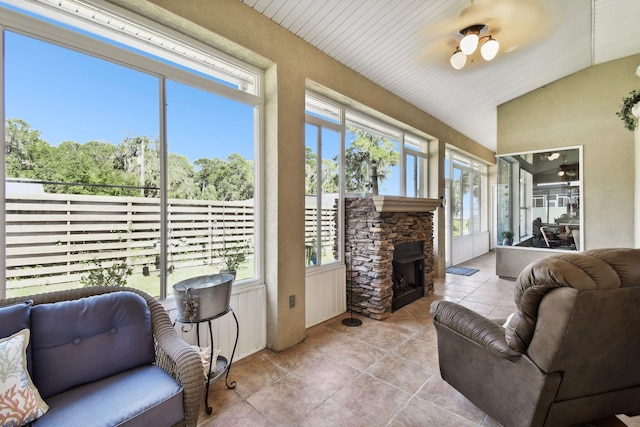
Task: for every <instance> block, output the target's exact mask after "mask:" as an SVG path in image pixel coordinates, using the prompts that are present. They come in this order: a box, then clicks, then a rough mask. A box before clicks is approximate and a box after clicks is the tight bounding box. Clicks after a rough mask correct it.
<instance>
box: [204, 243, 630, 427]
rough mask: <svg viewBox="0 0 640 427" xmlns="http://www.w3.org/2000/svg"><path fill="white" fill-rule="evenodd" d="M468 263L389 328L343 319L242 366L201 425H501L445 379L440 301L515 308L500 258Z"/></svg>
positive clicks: (492, 313)
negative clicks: (470, 271)
mask: <svg viewBox="0 0 640 427" xmlns="http://www.w3.org/2000/svg"><path fill="white" fill-rule="evenodd" d="M462 265H464V266H467V267H475V268H479V269H480V271H478V272H477V273H475V274H474V275H472V276H468V277H467V276H457V275H452V274H447V275H446V277H445V278H444V279H436V283H435V293H434V295H432V296H429V297H425V298H422V299H420V300H418V301H415V302H413V303H411V304H409V305H408V306H406V307H404V308H402V309H400V310H398V311H396V312H395V313H393V315H392V316H391V317H390V318H388V319H386V320H384V321H381V322H380V321H375V320H371V319H369V318H364V317H359V316H358V318H361V319H362V320H363V324H362V325H361V326H358V327H347V326H344V325H343V324H342V322H341V321H342V319H343V318H344V317H347V316H348V315H347V314H344V315H341V316H338V317H336V318H333V319H330V320H328V321H326V322H324V323H322V324H320V325H316V326H314V327H312V328H309V329H308V330H307V337H306V339H305V340H304V342H302V343H300V344H298V345H295V346H293V347H291V348H289V349H287V350H285V351H282V352H280V353H274V352H272V351H270V350H262V351H260V352H258V353H255V354H253V355H251V356H249V357H246V358H244V359H242V360H240V361H238V362H236V363H234V364H233V365H232V366H231V371H230V375H229V380H230V381H236V384H237V386H236V388H235V389H232V390H230V389H227V388H226V386H225V385H224V381H219V382H218V383H216V384H214V385H212V387H211V389H210V395H209V403H210V404H211V406H213V414H211V415H207V414H206V412H205V411H204V405H203V407H202V410H201V413H200V419H199V421H200V422H199V427H213V426H252V427H253V426H309V427H313V426H329V427H340V426H350V427H351V426H354V427H356V426H363V427H364V426H437V427H440V426H442V427H445V426H456V427H465V426H486V427H497V426H499V424H498V423H497V422H496V421H494V420H493V419H491V418H490V417H489V416H488V415H486V414H484V413H483V412H482V411H481V410H479V409H478V408H476V407H475V406H474V405H473V404H471V403H470V402H469V401H468V400H467V399H466V398H465V397H464V396H462V395H461V394H460V393H458V392H457V391H456V390H455V389H453V388H452V387H451V386H449V385H448V384H447V383H445V382H444V381H443V380H442V379H441V378H440V374H439V372H438V356H437V346H436V345H437V342H436V334H435V329H434V327H433V324H432V322H431V317H430V315H429V305H430V304H431V302H433V301H435V300H437V299H443V298H444V299H448V300H453V301H457V302H459V303H460V304H463V305H465V306H467V307H469V308H471V309H473V310H475V311H477V312H479V313H482V314H484V315H487V316H488V317H491V318H506V317H507V316H508V314H509V313H511V312H513V311H514V308H515V305H514V303H513V298H512V293H513V285H514V282H513V281H509V280H503V279H500V278H498V277H497V276H496V275H495V255H494V254H493V253H489V254H487V255H484V256H482V257H479V258H475V259H473V260H470V261H468V262H466V263H464V264H462ZM636 418H640V417H636ZM621 419H622V420H624V423H622V422H616V420H610V421H609V422H608V423H602V424H598V425H600V426H602V427H604V426H611V427H613V426H615V425H620V426H624V425H627V426H631V427H640V419H629V418H626V417H621ZM594 425H595V424H594Z"/></svg>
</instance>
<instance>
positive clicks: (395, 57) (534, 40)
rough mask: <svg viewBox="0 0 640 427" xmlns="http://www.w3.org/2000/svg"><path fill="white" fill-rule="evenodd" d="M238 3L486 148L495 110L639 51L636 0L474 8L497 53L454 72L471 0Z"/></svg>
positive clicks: (538, 1) (528, 1)
mask: <svg viewBox="0 0 640 427" xmlns="http://www.w3.org/2000/svg"><path fill="white" fill-rule="evenodd" d="M240 1H242V2H243V3H245V4H246V5H247V6H249V7H252V8H253V9H255V10H256V11H258V12H260V13H261V14H263V15H265V16H266V17H268V18H269V19H271V20H273V21H275V22H276V23H278V24H279V25H281V26H282V27H284V28H286V29H287V30H289V31H291V32H292V33H294V34H296V35H297V36H298V37H300V38H302V39H303V40H305V41H306V42H308V43H309V44H311V45H313V46H315V47H317V48H318V49H320V50H322V51H323V52H325V53H326V54H328V55H330V56H331V57H333V58H335V59H336V60H338V61H340V62H341V63H343V64H344V65H346V66H348V67H350V68H352V69H354V70H355V71H357V72H359V73H360V74H362V75H364V76H365V77H367V78H369V79H370V80H372V81H373V82H375V83H377V84H379V85H380V86H382V87H384V88H386V89H387V90H389V91H391V92H393V93H395V94H397V95H398V96H400V97H402V98H403V99H405V100H407V101H408V102H410V103H412V104H413V105H415V106H417V107H419V108H420V109H422V110H424V111H426V112H428V113H430V114H431V115H433V116H435V117H436V118H438V119H440V120H442V121H443V122H445V123H447V124H449V125H450V126H452V127H453V128H455V129H457V130H458V131H460V132H461V133H463V134H465V135H467V136H468V137H470V138H472V139H474V140H476V141H478V142H479V143H480V144H482V145H484V146H486V147H487V148H489V149H491V150H495V148H496V132H497V124H496V111H497V109H496V107H497V106H498V105H500V104H502V103H504V102H506V101H509V100H511V99H513V98H516V97H518V96H520V95H523V94H525V93H527V92H530V91H532V90H534V89H537V88H539V87H541V86H543V85H545V84H547V83H550V82H552V81H554V80H557V79H559V78H562V77H564V76H567V75H569V74H572V73H575V72H577V71H579V70H581V69H584V68H586V67H588V66H590V65H595V64H599V63H602V62H607V61H611V60H614V59H619V58H623V57H626V56H629V55H633V54H637V53H640V0H476V1H475V2H474V6H478V7H481V8H484V9H482V11H483V12H482V13H485V15H486V17H487V22H489V24H488V25H489V32H491V30H492V29H494V30H495V31H497V33H496V38H497V39H498V40H499V41H500V43H501V45H500V51H499V53H498V56H497V57H496V59H494V60H493V61H491V62H484V61H483V60H481V59H480V60H479V61H475V62H474V63H473V64H467V66H466V67H465V68H463V69H462V70H459V71H458V70H454V69H453V68H452V67H451V66H450V64H449V57H450V56H451V54H452V53H453V52H454V50H455V48H456V45H457V41H458V40H457V39H459V38H460V36H459V34H458V31H459V29H460V28H463V27H460V25H461V21H460V14H461V12H462V11H463V10H464V9H465V8H467V7H469V6H470V4H471V2H470V1H469V0H394V1H389V0H240ZM483 16H484V15H483ZM515 43H518V45H519V46H518V48H517V49H515V50H514V51H512V52H510V53H506V52H504V50H505V49H507V48H508V47H510V45H512V44H515ZM638 65H640V64H638ZM630 72H631V73H633V72H634V70H630ZM639 83H640V80H639Z"/></svg>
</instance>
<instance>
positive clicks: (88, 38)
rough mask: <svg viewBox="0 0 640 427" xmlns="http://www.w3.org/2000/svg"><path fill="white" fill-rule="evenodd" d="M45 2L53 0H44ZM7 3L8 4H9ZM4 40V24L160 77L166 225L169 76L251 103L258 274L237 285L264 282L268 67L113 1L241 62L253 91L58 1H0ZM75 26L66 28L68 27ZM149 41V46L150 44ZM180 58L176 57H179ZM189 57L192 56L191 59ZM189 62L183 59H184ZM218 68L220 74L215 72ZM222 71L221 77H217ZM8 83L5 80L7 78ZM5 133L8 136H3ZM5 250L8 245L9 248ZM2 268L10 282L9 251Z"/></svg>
mask: <svg viewBox="0 0 640 427" xmlns="http://www.w3.org/2000/svg"><path fill="white" fill-rule="evenodd" d="M41 1H43V2H46V1H48V0H41ZM51 4H58V2H51ZM7 6H8V7H7ZM0 11H1V12H2V13H1V14H0V43H1V45H2V49H4V41H5V40H4V32H5V30H8V31H11V32H14V33H16V34H20V35H23V36H26V37H30V38H34V39H37V40H40V41H43V42H46V43H50V44H53V45H56V46H60V47H62V48H65V49H71V50H73V51H75V52H78V53H80V54H83V55H89V56H92V57H96V58H99V59H101V60H105V61H108V62H111V63H114V64H117V65H120V66H123V67H126V68H129V69H132V70H135V71H138V72H141V73H144V74H147V75H150V76H153V77H155V78H157V79H158V80H159V81H160V83H159V85H160V88H159V96H160V99H159V105H160V106H159V109H160V111H159V117H160V128H159V143H160V147H161V150H160V164H161V170H162V172H161V176H160V182H161V191H160V219H159V224H161V225H166V224H167V219H168V212H167V203H168V198H167V192H166V175H167V173H168V172H167V164H166V158H167V149H168V142H167V135H166V133H167V132H166V125H167V123H166V120H167V117H166V107H162V106H164V105H166V102H165V90H166V87H165V84H164V83H165V81H166V80H172V81H175V82H178V83H181V84H184V85H188V86H191V87H193V88H195V89H198V90H203V91H206V92H208V93H211V94H214V95H216V96H221V97H224V98H227V99H229V100H231V101H234V102H240V103H243V104H245V105H248V106H252V107H254V108H255V109H256V112H255V113H254V126H255V128H254V147H253V152H254V159H253V161H254V188H255V190H254V191H255V193H254V199H255V201H254V209H255V215H254V217H255V223H254V226H255V228H256V231H255V242H254V249H255V253H254V257H255V277H254V279H251V280H248V281H246V282H245V283H242V284H240V285H238V286H240V287H244V286H252V285H253V284H255V283H258V282H262V281H263V277H264V260H263V250H262V247H263V241H264V215H263V212H264V207H263V205H264V201H263V188H264V184H263V182H264V178H263V169H264V168H263V164H262V163H263V146H264V144H263V138H264V136H263V135H264V132H263V129H264V94H263V90H262V82H263V81H264V73H263V71H262V70H260V69H258V68H256V67H253V66H251V65H249V64H246V63H243V62H241V61H239V60H235V59H234V58H231V57H229V56H228V55H226V54H223V53H222V52H218V51H217V50H215V49H212V48H211V47H210V46H207V45H205V44H204V43H202V42H199V41H197V40H195V39H193V38H190V37H188V36H186V35H183V34H180V33H178V32H177V31H174V30H171V29H169V28H167V27H164V26H162V25H160V24H158V23H155V22H153V21H151V20H148V19H146V18H143V17H140V16H137V15H135V14H133V13H131V12H129V11H126V10H125V9H122V8H119V7H118V6H116V5H111V4H109V5H108V9H107V11H108V12H110V13H113V14H116V15H118V16H119V17H121V18H123V19H129V20H131V21H132V22H135V23H136V24H140V25H141V26H143V27H144V26H146V27H148V28H149V29H150V30H152V31H156V32H158V33H159V34H162V35H164V36H166V37H168V38H169V39H171V38H174V39H175V40H176V41H178V42H179V43H182V44H184V45H185V46H193V47H194V48H195V49H201V50H202V49H206V50H207V52H209V53H210V54H212V55H214V56H219V57H220V59H221V60H222V61H224V62H225V63H227V64H231V65H233V66H234V67H238V69H244V70H246V72H247V74H251V75H253V76H255V86H254V87H253V88H252V90H253V91H254V93H249V92H247V91H246V88H244V87H240V86H239V87H238V88H237V89H236V88H233V87H231V86H229V85H226V84H223V83H220V82H218V81H215V80H213V79H210V78H207V77H205V76H203V75H198V73H199V74H202V73H203V70H205V71H206V67H203V68H201V69H195V68H194V69H193V70H192V71H189V70H187V69H181V68H180V67H179V66H178V65H180V64H177V65H173V64H171V63H167V62H163V61H162V58H158V59H156V58H154V57H150V56H145V55H154V56H159V55H162V51H161V50H160V49H158V48H157V47H152V48H149V51H146V50H145V51H142V53H138V52H136V51H132V50H129V49H137V50H142V49H145V45H144V43H141V42H140V40H137V41H136V39H135V37H131V36H124V35H123V34H121V33H118V32H117V31H115V30H108V29H105V28H104V27H100V26H98V24H96V23H95V22H94V23H92V22H87V21H85V20H83V19H82V18H79V17H77V16H71V15H69V14H67V13H65V12H63V11H60V10H59V9H57V8H55V7H50V6H49V5H45V4H41V3H35V2H29V3H25V2H23V1H20V0H6V1H4V0H3V1H2V2H0ZM31 14H35V15H36V16H32V15H31ZM67 26H68V27H71V28H66V27H67ZM83 33H90V34H92V35H87V34H83ZM100 38H102V39H105V38H107V39H110V40H112V42H106V41H103V40H100ZM118 44H120V45H123V44H126V45H133V46H129V48H125V47H121V46H119V45H118ZM147 47H149V46H147ZM2 58H3V59H2V63H1V64H0V65H2V67H0V78H1V80H2V82H4V55H2ZM174 59H175V58H174ZM187 62H189V61H187ZM190 63H191V64H194V62H193V61H190ZM182 65H183V66H184V64H182ZM214 74H215V75H214ZM216 76H217V77H216ZM220 76H221V74H220V73H212V75H211V77H214V78H219V77H220ZM3 84H4V83H3ZM243 89H244V90H243ZM0 94H1V95H2V99H3V101H4V96H5V92H4V87H3V86H2V87H0ZM0 115H1V116H2V118H3V120H2V125H1V126H2V128H1V131H2V134H3V135H4V134H5V131H6V129H5V122H4V120H5V116H6V112H5V107H4V102H2V104H1V105H0ZM3 138H4V137H3ZM0 163H1V166H0V168H1V169H0V170H1V172H2V176H3V178H2V179H3V180H4V179H5V177H6V168H5V164H4V162H0ZM0 194H1V195H2V196H3V198H4V197H6V194H5V189H4V185H3V186H2V189H1V190H0ZM0 226H2V227H3V229H6V218H5V216H4V215H2V219H1V222H0ZM2 234H3V236H2V240H1V241H0V244H2V247H3V248H6V235H5V233H2ZM160 235H161V239H162V240H163V241H167V239H168V230H167V227H166V226H162V227H160ZM160 246H161V247H160V253H161V268H162V271H166V263H167V256H168V253H167V245H160ZM5 251H6V249H5ZM0 258H1V260H0V263H1V265H0V267H1V268H0V269H1V270H2V273H1V274H2V276H0V279H2V280H3V283H6V252H5V256H3V257H0ZM167 286H168V285H167V277H166V274H161V275H160V299H165V298H167V297H168V296H169V295H170V292H169V289H167ZM45 292H46V291H45ZM5 296H6V286H5V285H3V286H1V287H0V298H4V297H5Z"/></svg>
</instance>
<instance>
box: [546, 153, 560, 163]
mask: <svg viewBox="0 0 640 427" xmlns="http://www.w3.org/2000/svg"><path fill="white" fill-rule="evenodd" d="M558 157H560V153H558V152H555V153H551V154H549V155H548V156H547V159H549V161H550V162H552V161H554V160H555V159H557V158H558Z"/></svg>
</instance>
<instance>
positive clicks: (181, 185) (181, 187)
mask: <svg viewBox="0 0 640 427" xmlns="http://www.w3.org/2000/svg"><path fill="white" fill-rule="evenodd" d="M167 171H168V174H167V177H168V179H169V185H168V188H167V195H168V196H169V198H172V199H197V198H198V196H199V194H200V192H199V191H198V185H197V184H196V182H195V181H194V175H195V172H194V168H193V165H192V164H191V163H189V159H188V158H187V156H183V155H180V154H174V153H169V156H168V157H167Z"/></svg>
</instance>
